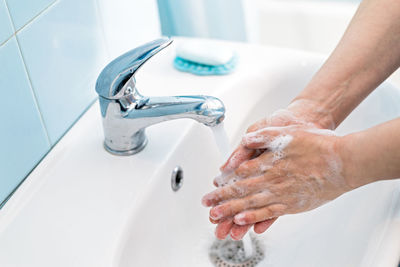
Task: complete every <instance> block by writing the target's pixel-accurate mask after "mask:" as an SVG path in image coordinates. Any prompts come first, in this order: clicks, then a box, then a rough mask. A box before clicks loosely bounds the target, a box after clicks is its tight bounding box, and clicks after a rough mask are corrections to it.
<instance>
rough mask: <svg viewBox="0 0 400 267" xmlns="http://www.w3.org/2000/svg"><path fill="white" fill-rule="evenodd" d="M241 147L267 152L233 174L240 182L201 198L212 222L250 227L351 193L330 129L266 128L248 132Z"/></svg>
mask: <svg viewBox="0 0 400 267" xmlns="http://www.w3.org/2000/svg"><path fill="white" fill-rule="evenodd" d="M242 144H243V146H245V147H246V148H249V149H266V151H265V152H264V153H263V154H262V155H260V156H258V157H257V158H255V159H251V160H248V161H246V162H244V163H242V164H241V165H240V166H239V167H238V168H237V169H236V170H235V174H236V178H237V179H239V180H238V181H236V182H234V183H232V184H230V185H226V186H224V187H221V188H218V189H216V190H215V191H213V192H211V193H209V194H207V195H206V196H205V197H204V198H203V204H205V205H206V206H209V207H213V208H212V209H211V211H210V217H211V218H212V220H218V221H225V220H226V219H227V218H232V217H233V218H234V219H233V222H234V223H235V224H237V225H239V226H246V225H251V224H255V223H259V222H262V221H265V220H271V219H274V218H277V217H278V216H282V215H284V214H293V213H299V212H304V211H308V210H311V209H314V208H316V207H318V206H321V205H322V204H324V203H326V202H328V201H330V200H333V199H335V198H337V197H338V196H340V195H341V194H343V193H345V192H347V191H349V190H351V189H352V188H351V187H350V186H349V185H348V183H347V181H346V179H345V177H344V175H343V174H344V173H345V171H344V167H345V166H344V162H342V160H341V159H342V156H341V153H340V151H341V150H340V149H338V146H340V145H341V137H338V136H335V135H333V132H332V131H329V130H321V129H316V128H309V127H308V126H304V125H290V126H285V127H267V128H264V129H260V130H258V131H255V132H251V133H248V134H246V135H245V136H244V138H243V140H242Z"/></svg>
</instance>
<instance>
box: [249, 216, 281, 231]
mask: <svg viewBox="0 0 400 267" xmlns="http://www.w3.org/2000/svg"><path fill="white" fill-rule="evenodd" d="M277 219H278V218H272V219H268V220H265V221H262V222H258V223H256V224H254V232H256V233H257V234H262V233H264V232H265V231H266V230H267V229H268V228H269V227H270V226H271V225H272V224H273V223H274V222H275V221H276V220H277Z"/></svg>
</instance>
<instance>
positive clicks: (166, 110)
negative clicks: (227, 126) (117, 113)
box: [124, 95, 225, 128]
mask: <svg viewBox="0 0 400 267" xmlns="http://www.w3.org/2000/svg"><path fill="white" fill-rule="evenodd" d="M224 114H225V107H224V104H223V103H222V102H221V100H219V99H218V98H215V97H212V96H202V95H197V96H196V95H194V96H162V97H149V98H147V99H146V100H145V101H144V103H143V104H142V105H141V106H136V108H135V109H132V110H130V111H128V112H127V113H126V115H125V116H124V117H125V118H128V119H131V120H134V121H135V123H136V125H138V127H142V128H144V127H147V126H150V125H152V124H156V123H160V122H163V121H169V120H173V119H182V118H189V119H193V120H196V121H197V122H200V123H203V124H204V125H206V126H211V127H213V126H216V125H217V124H219V123H221V122H222V121H223V119H224Z"/></svg>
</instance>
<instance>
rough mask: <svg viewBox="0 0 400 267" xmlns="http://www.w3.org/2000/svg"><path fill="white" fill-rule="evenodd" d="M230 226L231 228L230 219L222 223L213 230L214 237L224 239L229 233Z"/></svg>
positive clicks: (231, 222) (231, 220)
mask: <svg viewBox="0 0 400 267" xmlns="http://www.w3.org/2000/svg"><path fill="white" fill-rule="evenodd" d="M232 226H233V219H232V218H229V219H226V220H224V221H222V222H221V223H219V224H218V225H217V227H216V228H215V236H216V237H217V238H218V239H221V240H223V239H225V238H226V236H227V235H228V234H229V233H230V231H231V229H232Z"/></svg>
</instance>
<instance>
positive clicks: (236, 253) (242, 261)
mask: <svg viewBox="0 0 400 267" xmlns="http://www.w3.org/2000/svg"><path fill="white" fill-rule="evenodd" d="M250 238H251V245H252V247H253V254H252V255H251V256H250V257H248V258H246V255H245V251H244V246H243V242H242V241H234V240H232V239H230V238H227V239H225V240H216V241H215V242H214V243H213V244H212V246H211V249H210V253H209V255H210V259H211V262H212V263H213V264H214V265H215V266H217V267H253V266H256V265H257V264H258V263H259V262H260V261H261V260H262V259H263V258H264V249H263V247H262V246H261V244H260V241H259V240H257V239H256V238H255V236H254V235H250Z"/></svg>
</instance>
